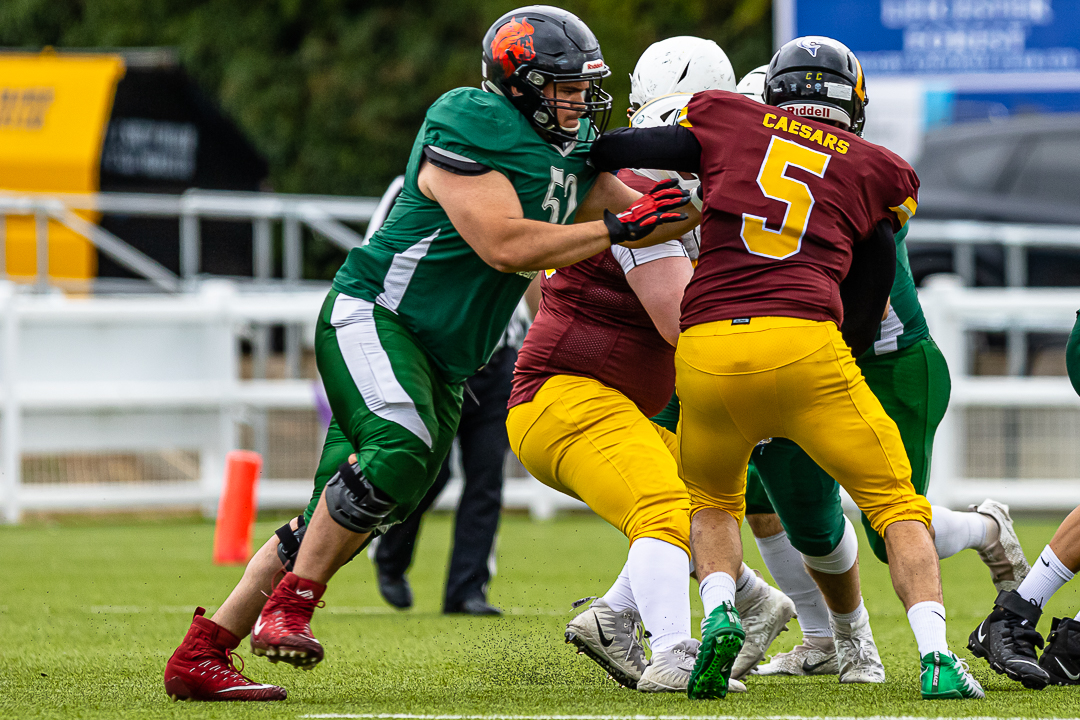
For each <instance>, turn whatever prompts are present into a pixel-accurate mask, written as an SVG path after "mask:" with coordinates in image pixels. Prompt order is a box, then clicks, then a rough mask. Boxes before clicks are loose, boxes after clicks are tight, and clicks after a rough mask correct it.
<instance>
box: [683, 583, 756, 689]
mask: <svg viewBox="0 0 1080 720" xmlns="http://www.w3.org/2000/svg"><path fill="white" fill-rule="evenodd" d="M745 639H746V633H745V632H743V628H742V623H740V622H739V611H738V610H736V609H735V606H734V605H732V604H731V603H724V604H723V605H721V606H720V607H718V608H716V609H715V610H713V611H712V613H711V614H710V615H709V617H707V618H705V620H703V621H702V623H701V647H700V648H699V649H698V656H697V662H695V663H694V669H693V670H692V671H691V673H690V682H689V684H688V685H687V686H686V694H687V696H688V697H690V699H692V700H702V699H710V698H722V697H724V696H725V695H727V693H728V679H729V678H730V677H731V668H732V666H733V665H734V664H735V658H736V657H738V655H739V650H741V649H742V645H743V640H745Z"/></svg>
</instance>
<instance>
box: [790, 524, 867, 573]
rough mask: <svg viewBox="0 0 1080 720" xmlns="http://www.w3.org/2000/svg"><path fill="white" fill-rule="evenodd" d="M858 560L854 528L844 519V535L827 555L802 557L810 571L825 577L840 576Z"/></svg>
mask: <svg viewBox="0 0 1080 720" xmlns="http://www.w3.org/2000/svg"><path fill="white" fill-rule="evenodd" d="M858 559H859V539H858V538H857V537H856V536H855V528H854V527H853V526H852V524H851V521H850V520H848V519H847V518H846V517H845V518H844V535H843V537H841V538H840V544H839V545H837V546H836V549H834V550H833V551H832V552H831V553H829V554H828V555H822V556H820V557H812V556H810V555H803V562H804V563H806V566H807V567H808V568H810V569H812V570H817V571H818V572H820V573H825V574H826V575H842V574H844V573H846V572H847V571H848V570H850V569H851V568H852V566H853V565H855V561H856V560H858Z"/></svg>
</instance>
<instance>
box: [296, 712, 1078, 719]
mask: <svg viewBox="0 0 1080 720" xmlns="http://www.w3.org/2000/svg"><path fill="white" fill-rule="evenodd" d="M300 717H302V718H356V719H357V720H956V719H955V718H942V717H938V718H930V717H922V716H918V715H864V716H859V717H854V716H844V715H837V716H830V715H410V714H408V713H320V714H312V715H301V716H300ZM963 720H1066V719H1063V718H1019V717H1014V718H1000V717H991V716H983V717H979V716H972V717H965V718H963ZM1067 720H1076V719H1075V718H1071V719H1067Z"/></svg>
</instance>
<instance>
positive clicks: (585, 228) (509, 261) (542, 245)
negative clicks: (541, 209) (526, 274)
mask: <svg viewBox="0 0 1080 720" xmlns="http://www.w3.org/2000/svg"><path fill="white" fill-rule="evenodd" d="M649 244H652V243H649ZM609 247H611V240H610V236H609V235H608V230H607V227H606V226H605V225H604V223H603V222H600V221H595V222H589V223H581V224H579V225H553V224H551V223H545V222H537V221H535V220H524V219H522V220H516V221H514V222H513V223H512V227H509V228H507V231H506V235H504V241H503V242H500V243H499V244H498V248H499V252H498V257H492V258H484V259H485V261H486V262H487V263H488V264H489V265H491V266H492V267H494V268H495V269H496V270H499V271H501V272H523V271H529V270H550V269H554V268H561V267H566V266H567V265H573V264H574V263H576V262H579V261H581V260H584V259H585V258H590V257H592V256H593V255H596V254H597V253H600V252H603V251H604V250H607V249H608V248H609Z"/></svg>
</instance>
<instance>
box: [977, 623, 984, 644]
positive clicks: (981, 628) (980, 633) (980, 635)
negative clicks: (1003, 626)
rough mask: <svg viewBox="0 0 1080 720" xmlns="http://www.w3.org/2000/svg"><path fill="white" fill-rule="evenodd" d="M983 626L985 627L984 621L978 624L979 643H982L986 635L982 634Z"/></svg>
mask: <svg viewBox="0 0 1080 720" xmlns="http://www.w3.org/2000/svg"><path fill="white" fill-rule="evenodd" d="M983 625H986V621H985V620H983V621H982V622H981V623H979V632H978V636H979V642H982V641H983V640H985V639H986V633H984V632H983Z"/></svg>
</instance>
